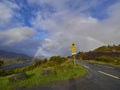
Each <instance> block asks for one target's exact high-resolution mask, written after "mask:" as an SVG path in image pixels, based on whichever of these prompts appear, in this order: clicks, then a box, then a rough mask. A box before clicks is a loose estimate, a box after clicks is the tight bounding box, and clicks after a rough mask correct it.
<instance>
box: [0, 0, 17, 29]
mask: <svg viewBox="0 0 120 90" xmlns="http://www.w3.org/2000/svg"><path fill="white" fill-rule="evenodd" d="M14 9H19V7H18V6H17V5H16V4H14V3H12V2H10V1H3V2H0V27H3V26H6V25H8V24H9V23H11V22H10V21H11V19H12V17H13V16H14V15H15V12H14Z"/></svg>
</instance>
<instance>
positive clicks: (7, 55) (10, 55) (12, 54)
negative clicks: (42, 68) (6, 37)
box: [0, 50, 29, 58]
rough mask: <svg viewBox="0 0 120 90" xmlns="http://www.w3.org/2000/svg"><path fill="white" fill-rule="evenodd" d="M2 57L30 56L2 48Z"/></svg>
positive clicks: (0, 51)
mask: <svg viewBox="0 0 120 90" xmlns="http://www.w3.org/2000/svg"><path fill="white" fill-rule="evenodd" d="M0 57H1V58H27V57H29V56H27V55H25V54H21V53H15V52H8V51H4V50H0Z"/></svg>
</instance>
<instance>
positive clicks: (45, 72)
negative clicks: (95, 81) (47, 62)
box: [41, 70, 52, 75]
mask: <svg viewBox="0 0 120 90" xmlns="http://www.w3.org/2000/svg"><path fill="white" fill-rule="evenodd" d="M51 73H52V70H43V71H42V72H41V75H50V74H51Z"/></svg>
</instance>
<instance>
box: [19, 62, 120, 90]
mask: <svg viewBox="0 0 120 90" xmlns="http://www.w3.org/2000/svg"><path fill="white" fill-rule="evenodd" d="M77 63H79V64H81V65H83V66H84V67H85V68H86V69H87V72H88V75H87V76H85V77H83V78H77V79H70V80H67V81H60V82H53V83H49V84H47V85H43V86H41V87H34V88H32V89H30V88H29V89H25V88H24V89H25V90H120V67H112V66H107V65H100V64H93V63H88V62H83V61H77ZM20 90H22V88H21V89H20Z"/></svg>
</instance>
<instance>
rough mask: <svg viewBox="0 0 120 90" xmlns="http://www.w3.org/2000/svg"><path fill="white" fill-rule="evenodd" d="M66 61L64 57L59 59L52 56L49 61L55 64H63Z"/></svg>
mask: <svg viewBox="0 0 120 90" xmlns="http://www.w3.org/2000/svg"><path fill="white" fill-rule="evenodd" d="M66 60H67V59H66V58H65V57H60V56H53V57H51V58H50V61H54V62H57V63H58V64H62V63H63V62H65V61H66Z"/></svg>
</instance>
